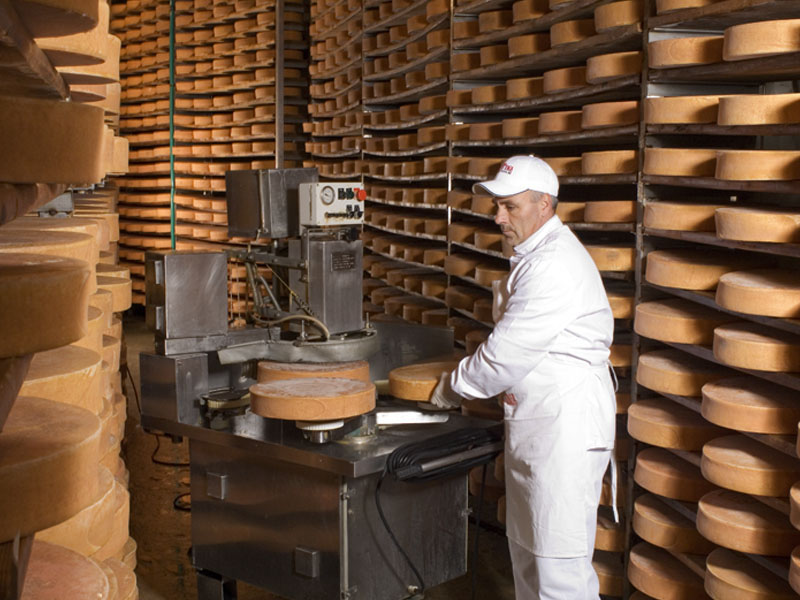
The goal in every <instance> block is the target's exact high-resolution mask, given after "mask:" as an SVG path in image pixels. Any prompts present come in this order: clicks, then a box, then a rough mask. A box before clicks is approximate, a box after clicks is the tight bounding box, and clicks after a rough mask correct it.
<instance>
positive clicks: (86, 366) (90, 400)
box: [20, 345, 103, 415]
mask: <svg viewBox="0 0 800 600" xmlns="http://www.w3.org/2000/svg"><path fill="white" fill-rule="evenodd" d="M102 375H103V373H102V370H101V357H100V355H99V354H98V353H97V352H95V351H93V350H89V349H87V348H81V347H79V346H74V345H68V346H62V347H60V348H56V349H55V350H47V351H45V352H38V353H36V354H35V355H34V357H33V360H32V361H31V364H30V367H29V368H28V374H27V375H26V377H25V381H24V382H23V384H22V387H21V388H20V394H22V395H24V396H36V397H38V398H45V399H47V400H53V401H55V402H62V403H64V404H71V405H73V406H79V407H81V408H85V409H86V410H88V411H90V412H91V413H93V414H95V415H99V414H100V412H101V411H102V409H103V377H102Z"/></svg>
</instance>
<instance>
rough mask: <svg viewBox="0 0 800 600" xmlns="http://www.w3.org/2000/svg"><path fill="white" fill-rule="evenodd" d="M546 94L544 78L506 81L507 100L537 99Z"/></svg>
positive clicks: (523, 78)
mask: <svg viewBox="0 0 800 600" xmlns="http://www.w3.org/2000/svg"><path fill="white" fill-rule="evenodd" d="M542 94H544V77H522V78H519V79H509V80H508V81H506V99H507V100H520V99H524V98H537V97H539V96H541V95H542Z"/></svg>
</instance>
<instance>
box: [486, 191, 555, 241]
mask: <svg viewBox="0 0 800 600" xmlns="http://www.w3.org/2000/svg"><path fill="white" fill-rule="evenodd" d="M494 204H495V206H496V207H497V212H496V214H495V217H494V222H495V223H497V224H498V225H499V226H500V231H501V232H502V233H503V235H504V236H505V238H506V240H507V241H508V242H509V243H510V244H511V245H512V246H517V245H519V244H521V243H522V242H524V241H525V240H527V239H528V238H529V237H530V236H531V235H533V234H534V233H536V231H538V229H539V228H540V227H541V226H542V225H544V224H545V223H546V222H547V220H548V219H549V218H550V217H552V216H553V210H552V208H551V200H550V196H549V195H548V194H540V193H538V192H533V191H531V190H526V191H524V192H520V193H519V194H514V195H513V196H505V197H498V198H495V199H494Z"/></svg>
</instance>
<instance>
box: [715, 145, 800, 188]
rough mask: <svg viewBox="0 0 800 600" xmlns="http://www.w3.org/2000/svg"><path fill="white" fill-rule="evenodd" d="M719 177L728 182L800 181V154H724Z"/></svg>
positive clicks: (719, 159)
mask: <svg viewBox="0 0 800 600" xmlns="http://www.w3.org/2000/svg"><path fill="white" fill-rule="evenodd" d="M715 177H716V178H717V179H723V180H726V181H789V180H793V179H800V151H798V150H720V151H718V152H717V166H716V173H715Z"/></svg>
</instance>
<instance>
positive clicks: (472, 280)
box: [450, 275, 492, 318]
mask: <svg viewBox="0 0 800 600" xmlns="http://www.w3.org/2000/svg"><path fill="white" fill-rule="evenodd" d="M450 277H453V278H455V279H460V280H461V281H466V282H467V283H469V284H472V285H474V286H475V287H477V288H480V289H482V290H486V291H487V292H491V291H492V288H491V287H489V286H488V285H483V284H482V283H478V282H477V281H475V278H474V277H467V276H466V275H450ZM473 318H474V317H473Z"/></svg>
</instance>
